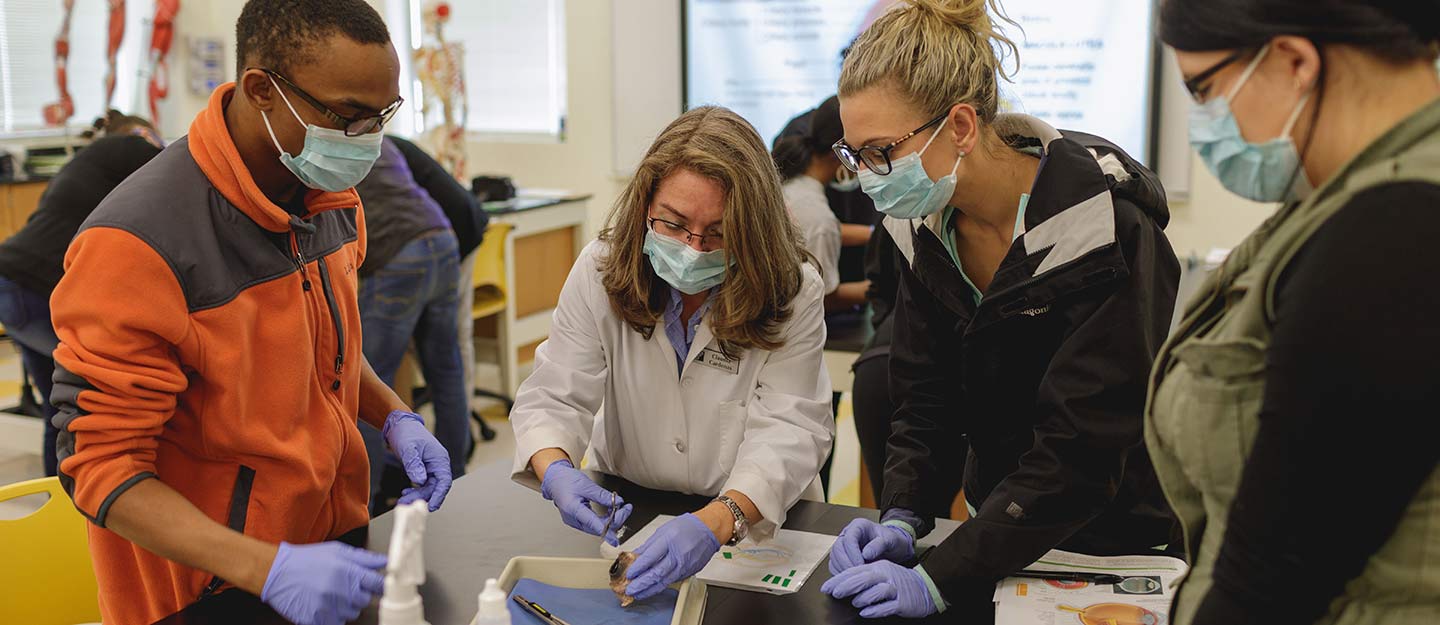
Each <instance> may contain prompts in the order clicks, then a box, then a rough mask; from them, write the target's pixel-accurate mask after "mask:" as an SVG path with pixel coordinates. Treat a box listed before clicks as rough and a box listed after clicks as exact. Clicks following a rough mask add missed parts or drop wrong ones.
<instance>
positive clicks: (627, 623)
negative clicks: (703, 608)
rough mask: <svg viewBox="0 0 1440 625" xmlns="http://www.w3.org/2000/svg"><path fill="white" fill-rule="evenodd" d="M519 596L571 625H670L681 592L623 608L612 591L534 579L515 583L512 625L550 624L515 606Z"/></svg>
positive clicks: (671, 591)
mask: <svg viewBox="0 0 1440 625" xmlns="http://www.w3.org/2000/svg"><path fill="white" fill-rule="evenodd" d="M515 595H520V596H522V597H525V598H526V599H529V600H531V601H534V602H535V603H538V604H540V606H541V607H543V608H545V609H546V610H549V611H550V613H551V614H554V615H555V616H557V617H559V618H561V619H562V620H564V621H565V622H567V623H569V624H570V625H670V621H671V619H673V618H674V616H675V604H676V602H677V601H678V600H679V598H680V591H678V590H675V589H673V588H666V589H665V590H664V591H662V592H661V593H660V594H658V595H655V596H654V597H651V598H649V599H646V600H644V601H637V602H635V603H633V604H631V605H630V607H628V608H622V607H620V600H619V599H618V598H616V597H615V593H614V592H612V591H611V590H610V589H609V588H598V589H593V588H562V587H560V586H551V585H549V584H542V583H540V582H537V581H535V580H533V579H522V580H520V581H518V582H515V588H514V589H512V590H511V591H510V597H511V600H510V602H509V604H508V605H509V607H510V625H549V624H548V623H545V622H544V621H543V620H541V619H540V617H538V616H535V615H534V614H531V613H530V612H529V611H528V610H526V609H525V608H522V607H520V604H518V603H515V601H514V597H515Z"/></svg>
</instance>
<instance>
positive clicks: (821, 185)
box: [771, 96, 873, 311]
mask: <svg viewBox="0 0 1440 625" xmlns="http://www.w3.org/2000/svg"><path fill="white" fill-rule="evenodd" d="M806 116H807V117H808V119H807V120H806V121H805V123H803V124H798V125H791V126H790V127H789V128H788V129H787V130H788V133H787V132H782V133H781V134H780V136H778V137H776V138H775V144H774V147H773V148H772V149H771V155H772V157H773V158H774V160H775V167H776V168H777V169H779V170H780V180H781V181H783V185H782V186H781V188H780V189H781V192H782V193H784V195H785V206H786V207H787V208H789V209H790V215H791V216H792V217H793V218H794V219H795V223H796V224H797V225H799V226H800V232H801V233H802V234H803V236H804V237H805V249H806V251H808V252H810V255H811V256H814V257H815V259H816V261H817V264H818V266H819V268H820V275H821V278H822V279H823V281H824V285H825V309H826V310H827V311H842V310H854V309H855V308H856V307H858V306H861V305H863V304H864V303H865V291H866V289H867V288H868V286H869V284H868V283H866V282H864V281H860V282H841V280H840V250H841V248H842V247H843V246H849V247H855V246H863V245H865V243H866V242H867V241H868V240H869V239H870V232H871V230H872V229H873V227H871V226H862V225H857V224H841V223H840V220H839V219H838V218H837V217H836V216H835V213H834V212H833V211H832V210H831V207H830V201H829V199H828V198H827V197H826V194H825V189H826V185H832V186H833V185H835V184H840V183H841V181H838V180H837V172H838V171H841V170H844V168H843V167H841V165H840V159H838V158H836V156H835V153H834V152H833V151H832V150H831V149H830V146H831V145H834V143H835V142H836V141H839V140H840V137H841V136H842V135H843V129H842V128H841V127H840V101H839V99H838V98H836V97H834V96H831V97H830V98H829V99H827V100H825V102H823V103H822V104H821V105H820V106H819V107H817V108H815V109H814V110H812V111H810V112H809V113H807V114H806ZM846 171H847V173H848V170H846ZM846 179H847V180H854V176H853V175H849V176H846Z"/></svg>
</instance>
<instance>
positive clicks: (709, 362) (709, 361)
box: [695, 347, 740, 375]
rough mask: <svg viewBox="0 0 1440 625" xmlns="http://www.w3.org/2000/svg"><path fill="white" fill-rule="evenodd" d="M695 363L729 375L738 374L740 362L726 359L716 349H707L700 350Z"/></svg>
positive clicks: (736, 359) (735, 359) (734, 359)
mask: <svg viewBox="0 0 1440 625" xmlns="http://www.w3.org/2000/svg"><path fill="white" fill-rule="evenodd" d="M695 362H698V363H700V364H702V365H705V366H707V367H712V368H715V369H719V370H721V371H725V372H727V373H730V374H731V375H737V374H739V373H740V360H739V359H738V358H726V357H725V354H723V353H721V352H720V350H718V349H711V348H709V347H707V348H705V349H703V350H701V351H700V355H699V356H697V357H696V358H695Z"/></svg>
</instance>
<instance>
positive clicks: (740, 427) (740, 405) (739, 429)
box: [716, 401, 749, 477]
mask: <svg viewBox="0 0 1440 625" xmlns="http://www.w3.org/2000/svg"><path fill="white" fill-rule="evenodd" d="M748 415H749V410H748V409H747V408H746V407H745V402H741V401H726V402H720V409H719V410H718V411H716V417H717V419H716V421H717V427H716V429H717V430H718V433H719V435H720V444H719V450H720V471H721V472H722V473H724V474H725V475H726V476H727V477H728V476H729V475H730V472H731V471H733V470H734V469H735V457H736V455H737V454H739V452H740V443H741V442H742V441H743V440H744V439H745V422H746V420H747V419H748Z"/></svg>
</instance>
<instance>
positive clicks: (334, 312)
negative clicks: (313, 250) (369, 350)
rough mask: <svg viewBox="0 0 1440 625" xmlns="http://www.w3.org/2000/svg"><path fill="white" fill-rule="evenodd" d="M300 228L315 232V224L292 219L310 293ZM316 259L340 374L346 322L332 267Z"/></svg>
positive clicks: (292, 242)
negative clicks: (331, 280) (335, 289)
mask: <svg viewBox="0 0 1440 625" xmlns="http://www.w3.org/2000/svg"><path fill="white" fill-rule="evenodd" d="M299 230H305V231H307V232H312V233H313V232H314V231H315V226H313V225H311V224H308V223H306V222H304V221H301V220H300V219H298V218H294V219H291V220H290V246H291V249H293V250H294V252H295V262H296V263H297V264H298V266H299V268H300V278H301V280H302V282H301V288H303V289H304V290H305V291H306V292H307V293H308V292H309V291H310V290H311V288H313V287H311V286H310V272H308V271H306V269H305V265H306V260H305V253H304V252H303V251H301V248H300V238H299V236H298V235H297V234H296V232H297V231H299ZM316 261H317V262H316V263H315V264H316V266H317V267H318V268H319V269H320V291H321V292H322V293H323V294H324V295H325V306H326V307H327V308H329V309H330V321H331V322H332V323H333V324H334V325H335V375H336V376H339V375H340V374H341V373H342V372H344V371H345V323H344V322H343V321H341V319H340V305H339V304H337V303H335V291H334V288H333V287H332V286H331V284H330V269H329V268H328V267H327V266H326V265H325V258H324V257H323V256H322V257H320V258H317V259H316ZM339 385H340V381H339V380H338V379H337V380H335V382H334V383H332V384H331V387H330V390H332V391H336V390H340V389H339Z"/></svg>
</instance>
